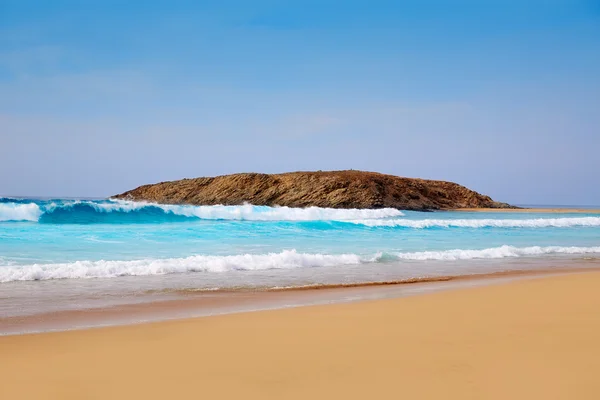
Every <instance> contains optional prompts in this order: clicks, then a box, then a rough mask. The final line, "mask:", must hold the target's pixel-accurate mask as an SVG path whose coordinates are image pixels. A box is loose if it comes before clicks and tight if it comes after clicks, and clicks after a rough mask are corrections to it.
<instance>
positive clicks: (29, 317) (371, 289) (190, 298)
mask: <svg viewBox="0 0 600 400" xmlns="http://www.w3.org/2000/svg"><path fill="white" fill-rule="evenodd" d="M590 270H598V271H600V264H599V263H598V260H596V259H590V260H578V262H576V263H575V262H571V263H567V264H565V265H562V266H554V267H552V268H550V267H547V268H539V269H536V270H532V269H529V270H528V269H525V270H506V271H499V272H491V273H479V274H472V275H457V276H433V277H422V278H409V279H404V280H395V281H376V282H358V283H344V284H317V285H306V286H293V287H282V288H262V289H261V288H252V289H251V288H246V289H222V290H203V289H172V290H161V291H158V292H157V291H149V292H148V293H146V295H147V296H149V297H148V298H147V299H146V300H148V301H142V302H138V303H131V304H121V305H116V306H106V307H93V308H81V309H75V310H63V311H51V312H43V311H42V312H39V313H35V314H25V315H15V316H0V336H1V335H14V334H24V333H38V332H49V331H65V330H73V329H86V328H94V327H103V326H115V325H131V324H136V323H144V322H157V321H165V320H174V319H185V318H197V317H206V316H213V315H221V314H232V313H239V312H250V311H263V310H273V309H279V308H290V307H300V306H307V305H320V304H332V303H346V302H355V301H364V300H378V299H386V298H398V297H406V296H414V295H419V294H425V293H432V292H438V291H443V290H451V289H460V288H466V287H473V286H482V285H490V284H495V283H502V282H508V281H512V280H517V279H528V278H532V277H536V276H541V275H543V276H548V275H555V274H565V273H573V272H583V271H590ZM153 295H165V296H166V298H161V296H159V298H155V297H153Z"/></svg>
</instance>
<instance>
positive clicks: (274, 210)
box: [90, 200, 404, 221]
mask: <svg viewBox="0 0 600 400" xmlns="http://www.w3.org/2000/svg"><path fill="white" fill-rule="evenodd" d="M90 205H92V206H93V207H94V208H96V209H97V210H98V211H104V212H110V211H125V212H128V211H135V210H140V209H142V208H144V207H157V208H160V209H162V210H163V211H165V212H167V213H172V214H176V215H183V216H186V217H197V218H201V219H212V220H215V219H223V220H249V221H347V220H353V219H362V218H364V219H377V218H390V217H399V216H403V215H404V214H403V213H402V212H401V211H399V210H396V209H394V208H382V209H376V210H369V209H336V208H321V207H307V208H295V207H267V206H253V205H250V204H245V205H241V206H222V205H216V206H186V205H170V204H156V203H145V202H133V201H123V200H113V201H111V202H110V203H90Z"/></svg>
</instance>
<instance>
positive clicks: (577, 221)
mask: <svg viewBox="0 0 600 400" xmlns="http://www.w3.org/2000/svg"><path fill="white" fill-rule="evenodd" d="M348 222H351V223H353V224H358V225H366V226H372V227H376V226H384V227H405V228H415V229H425V228H436V227H437V228H550V227H554V228H567V227H571V226H600V217H579V218H534V219H419V220H409V219H386V220H373V219H361V220H352V221H348Z"/></svg>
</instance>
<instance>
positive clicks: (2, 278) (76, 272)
mask: <svg viewBox="0 0 600 400" xmlns="http://www.w3.org/2000/svg"><path fill="white" fill-rule="evenodd" d="M592 253H600V246H596V247H562V246H546V247H541V246H531V247H513V246H500V247H494V248H488V249H480V250H468V249H454V250H444V251H421V252H393V253H388V254H382V253H377V254H374V255H370V256H364V255H358V254H318V253H317V254H311V253H299V252H297V251H296V250H284V251H282V252H280V253H269V254H242V255H230V256H208V255H196V256H191V257H186V258H167V259H149V260H130V261H106V260H100V261H75V262H72V263H57V264H32V265H20V266H17V265H9V266H2V267H0V282H11V281H32V280H50V279H77V278H114V277H119V276H141V275H164V274H176V273H186V272H212V273H223V272H229V271H252V270H269V269H290V268H316V267H335V266H343V265H357V264H365V263H373V262H382V261H384V260H385V261H386V262H401V261H403V260H404V261H406V260H410V261H434V260H440V261H453V260H473V259H498V258H509V257H527V256H543V255H559V254H570V255H577V254H579V255H581V254H592Z"/></svg>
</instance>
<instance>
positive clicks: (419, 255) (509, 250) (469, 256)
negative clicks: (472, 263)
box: [392, 246, 600, 261]
mask: <svg viewBox="0 0 600 400" xmlns="http://www.w3.org/2000/svg"><path fill="white" fill-rule="evenodd" d="M589 253H600V246H596V247H562V246H547V247H540V246H531V247H514V246H500V247H493V248H489V249H482V250H461V249H455V250H445V251H420V252H414V253H393V254H392V255H393V256H394V257H396V258H398V259H400V260H418V261H426V260H443V261H453V260H473V259H483V258H488V259H494V258H507V257H525V256H542V255H551V254H589Z"/></svg>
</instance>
